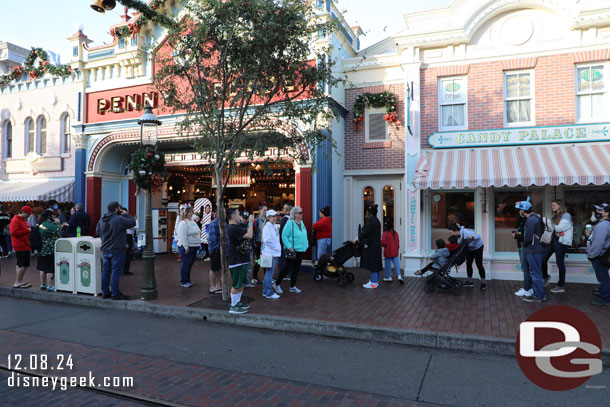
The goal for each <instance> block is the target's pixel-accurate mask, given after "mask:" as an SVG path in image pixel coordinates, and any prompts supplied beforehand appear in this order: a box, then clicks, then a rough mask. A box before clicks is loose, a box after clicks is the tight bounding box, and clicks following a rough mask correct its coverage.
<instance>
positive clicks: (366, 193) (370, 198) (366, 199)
mask: <svg viewBox="0 0 610 407" xmlns="http://www.w3.org/2000/svg"><path fill="white" fill-rule="evenodd" d="M374 204H375V189H374V188H373V187H365V188H364V189H363V190H362V219H363V224H364V219H366V208H368V207H369V206H371V205H374Z"/></svg>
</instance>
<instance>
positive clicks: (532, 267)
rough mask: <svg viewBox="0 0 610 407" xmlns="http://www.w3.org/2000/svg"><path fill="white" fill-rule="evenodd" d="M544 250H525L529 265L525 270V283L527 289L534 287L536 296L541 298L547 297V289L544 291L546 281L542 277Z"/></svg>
mask: <svg viewBox="0 0 610 407" xmlns="http://www.w3.org/2000/svg"><path fill="white" fill-rule="evenodd" d="M543 256H544V252H543V251H539V252H537V251H533V250H525V258H526V260H527V267H526V268H525V269H524V270H523V276H524V284H523V288H525V289H526V290H530V289H532V288H533V289H534V297H538V298H540V299H541V300H544V299H546V291H544V281H543V279H542V269H541V267H542V259H543Z"/></svg>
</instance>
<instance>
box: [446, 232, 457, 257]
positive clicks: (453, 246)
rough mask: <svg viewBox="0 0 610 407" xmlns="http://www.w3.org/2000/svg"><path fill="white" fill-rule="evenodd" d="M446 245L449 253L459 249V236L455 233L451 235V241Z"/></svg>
mask: <svg viewBox="0 0 610 407" xmlns="http://www.w3.org/2000/svg"><path fill="white" fill-rule="evenodd" d="M445 247H446V248H447V249H448V250H449V253H453V252H454V251H456V250H457V249H459V247H460V244H459V243H458V237H457V236H453V235H451V236H449V243H447V244H446V245H445Z"/></svg>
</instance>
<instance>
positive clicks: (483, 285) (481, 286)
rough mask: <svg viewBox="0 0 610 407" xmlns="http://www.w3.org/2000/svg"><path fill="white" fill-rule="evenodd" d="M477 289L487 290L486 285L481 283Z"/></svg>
mask: <svg viewBox="0 0 610 407" xmlns="http://www.w3.org/2000/svg"><path fill="white" fill-rule="evenodd" d="M479 289H481V290H487V283H481V285H480V286H479Z"/></svg>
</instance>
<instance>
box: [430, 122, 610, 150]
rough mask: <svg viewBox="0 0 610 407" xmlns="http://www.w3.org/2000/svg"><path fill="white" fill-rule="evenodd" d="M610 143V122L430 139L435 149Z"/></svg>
mask: <svg viewBox="0 0 610 407" xmlns="http://www.w3.org/2000/svg"><path fill="white" fill-rule="evenodd" d="M608 140H610V123H595V124H579V125H569V126H546V127H515V128H506V129H498V130H476V131H450V132H438V133H433V134H431V135H430V136H429V137H428V144H430V146H432V147H433V148H459V147H488V146H514V145H527V144H555V143H582V142H589V141H608Z"/></svg>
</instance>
